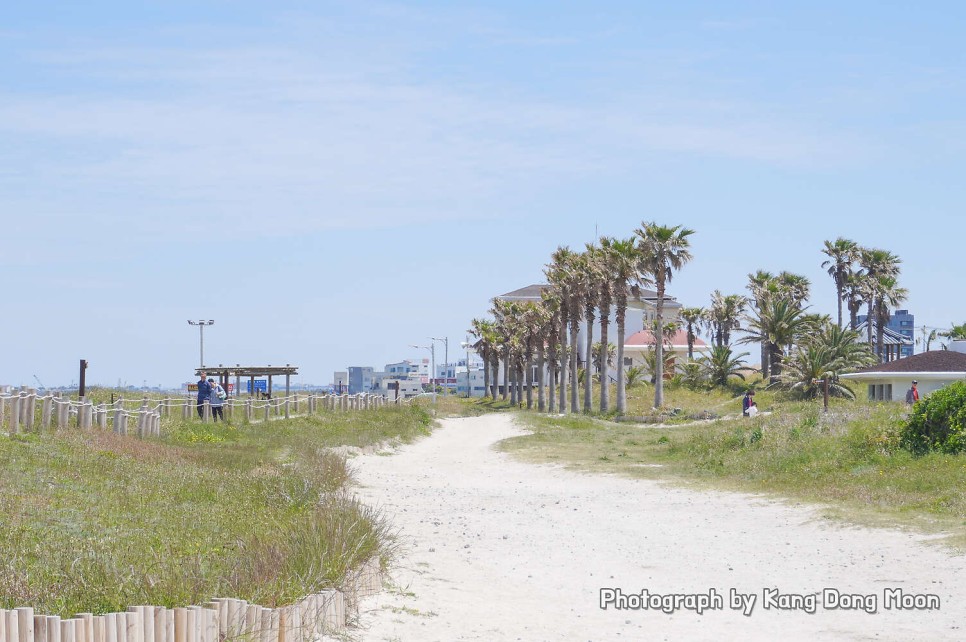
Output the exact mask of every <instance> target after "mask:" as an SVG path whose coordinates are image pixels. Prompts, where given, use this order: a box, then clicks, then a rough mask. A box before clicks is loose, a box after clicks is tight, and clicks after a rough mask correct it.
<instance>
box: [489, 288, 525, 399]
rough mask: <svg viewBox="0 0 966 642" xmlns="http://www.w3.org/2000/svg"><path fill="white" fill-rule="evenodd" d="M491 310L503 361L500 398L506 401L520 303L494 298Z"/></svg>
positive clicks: (508, 391)
mask: <svg viewBox="0 0 966 642" xmlns="http://www.w3.org/2000/svg"><path fill="white" fill-rule="evenodd" d="M491 312H492V314H493V318H494V319H495V320H496V329H497V334H498V336H499V343H500V357H501V361H502V362H503V394H502V395H501V397H500V398H501V399H503V401H506V400H507V396H508V394H509V393H510V367H511V365H512V358H513V357H514V356H515V355H514V348H515V346H514V345H513V340H514V338H515V337H516V336H517V318H518V317H519V316H520V304H519V303H517V302H515V301H504V300H502V299H493V308H492V310H491Z"/></svg>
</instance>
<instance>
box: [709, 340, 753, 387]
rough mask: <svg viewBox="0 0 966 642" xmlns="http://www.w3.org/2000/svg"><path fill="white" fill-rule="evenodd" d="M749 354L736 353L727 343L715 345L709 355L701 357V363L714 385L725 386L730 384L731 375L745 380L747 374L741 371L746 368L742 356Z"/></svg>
mask: <svg viewBox="0 0 966 642" xmlns="http://www.w3.org/2000/svg"><path fill="white" fill-rule="evenodd" d="M747 356H748V353H747V352H742V353H740V354H734V353H733V352H732V351H731V347H730V346H727V345H722V346H713V347H712V348H711V352H710V353H709V354H708V356H706V357H702V358H701V364H702V365H703V366H704V370H705V372H706V373H707V376H708V379H709V380H710V381H711V383H712V384H713V385H716V386H725V385H728V379H729V378H730V377H738V378H740V379H742V380H744V378H745V375H744V373H742V372H741V370H742V369H743V368H744V361H743V360H742V357H747Z"/></svg>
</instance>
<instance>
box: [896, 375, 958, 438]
mask: <svg viewBox="0 0 966 642" xmlns="http://www.w3.org/2000/svg"><path fill="white" fill-rule="evenodd" d="M901 444H902V446H903V448H907V449H909V450H911V451H912V452H913V453H916V454H924V453H927V452H929V451H931V450H935V451H938V452H942V453H960V452H966V381H957V382H956V383H953V384H951V385H949V386H946V387H945V388H943V389H941V390H937V391H936V392H934V393H932V394H931V395H929V396H928V397H926V398H925V399H921V400H920V401H918V402H917V403H916V404H915V405H914V406H913V407H912V414H911V415H910V416H909V421H908V423H907V424H906V426H905V428H904V429H903V431H902V438H901Z"/></svg>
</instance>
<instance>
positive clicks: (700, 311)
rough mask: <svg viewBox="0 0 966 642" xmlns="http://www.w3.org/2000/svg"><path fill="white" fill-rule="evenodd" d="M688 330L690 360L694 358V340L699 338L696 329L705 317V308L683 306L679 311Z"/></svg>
mask: <svg viewBox="0 0 966 642" xmlns="http://www.w3.org/2000/svg"><path fill="white" fill-rule="evenodd" d="M679 316H680V318H681V320H682V321H683V322H684V325H685V327H686V328H687V331H688V361H691V360H693V359H694V341H695V339H697V338H698V335H697V333H696V332H695V329H696V328H697V327H698V324H699V323H701V320H702V319H704V308H681V311H680V313H679Z"/></svg>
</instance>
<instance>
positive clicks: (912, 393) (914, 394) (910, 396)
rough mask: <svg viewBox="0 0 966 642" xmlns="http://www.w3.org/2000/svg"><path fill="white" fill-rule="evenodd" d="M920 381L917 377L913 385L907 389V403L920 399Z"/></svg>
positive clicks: (910, 403)
mask: <svg viewBox="0 0 966 642" xmlns="http://www.w3.org/2000/svg"><path fill="white" fill-rule="evenodd" d="M918 385H919V382H918V381H916V380H915V379H914V380H913V381H912V387H911V388H909V389H908V390H906V403H907V404H909V405H912V404H914V403H916V402H917V401H919V388H918Z"/></svg>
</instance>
